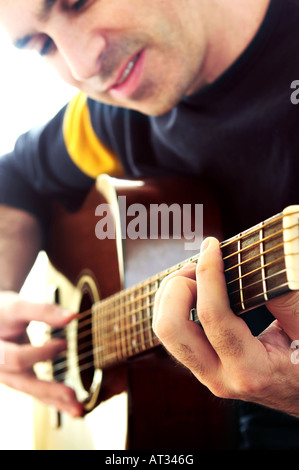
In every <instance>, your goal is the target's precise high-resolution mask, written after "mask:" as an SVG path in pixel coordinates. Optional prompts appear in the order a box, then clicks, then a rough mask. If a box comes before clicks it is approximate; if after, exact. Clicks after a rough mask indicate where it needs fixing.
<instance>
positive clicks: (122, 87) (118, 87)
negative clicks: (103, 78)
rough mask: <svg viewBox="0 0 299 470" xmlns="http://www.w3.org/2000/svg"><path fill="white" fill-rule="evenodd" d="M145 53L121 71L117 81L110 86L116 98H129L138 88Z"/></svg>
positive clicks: (139, 53) (141, 52)
mask: <svg viewBox="0 0 299 470" xmlns="http://www.w3.org/2000/svg"><path fill="white" fill-rule="evenodd" d="M144 56H145V51H144V50H141V51H139V52H138V53H137V54H135V55H134V56H133V57H131V58H130V60H129V61H128V62H127V63H126V64H125V66H124V67H123V68H122V69H121V70H120V73H119V75H118V77H117V79H116V81H115V82H114V83H113V84H112V86H110V88H109V92H110V94H112V95H115V97H116V96H117V97H119V98H120V97H123V98H124V97H129V96H131V95H132V94H133V93H134V91H135V90H136V89H137V88H138V86H139V83H140V81H141V79H142V74H143V65H144Z"/></svg>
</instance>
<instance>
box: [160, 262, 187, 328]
mask: <svg viewBox="0 0 299 470" xmlns="http://www.w3.org/2000/svg"><path fill="white" fill-rule="evenodd" d="M195 275H196V265H195V263H188V264H186V265H185V266H183V267H182V268H181V269H179V270H177V271H175V272H173V273H171V274H169V275H168V276H166V277H165V278H164V279H163V281H162V282H161V284H160V287H159V289H158V291H157V293H156V295H155V304H154V313H153V326H155V322H156V314H157V312H158V310H159V305H160V300H161V297H162V295H163V293H164V290H165V287H166V285H167V283H168V282H169V281H170V280H171V279H173V278H175V277H178V276H184V277H188V278H190V279H194V280H195Z"/></svg>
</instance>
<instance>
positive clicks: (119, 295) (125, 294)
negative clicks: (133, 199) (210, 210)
mask: <svg viewBox="0 0 299 470" xmlns="http://www.w3.org/2000/svg"><path fill="white" fill-rule="evenodd" d="M293 227H294V226H292V228H293ZM289 228H291V227H289ZM289 228H287V229H284V230H288V229H289ZM280 232H281V231H280ZM275 236H277V233H274V234H271V235H269V236H267V237H264V238H263V239H260V240H259V242H254V243H252V244H251V245H248V246H247V247H245V248H243V249H241V250H238V251H236V252H234V253H232V254H231V255H229V256H233V255H237V254H239V253H240V252H242V251H245V250H251V249H252V247H255V246H258V245H260V244H261V243H264V242H265V241H269V240H270V238H273V237H275ZM297 238H298V237H295V238H294V239H292V240H288V242H293V241H294V240H296V239H297ZM285 243H286V242H284V243H282V244H280V245H276V246H274V247H272V248H270V249H268V250H264V251H263V252H262V253H259V254H258V255H255V256H254V257H251V258H248V259H247V260H244V261H242V262H241V263H238V264H235V265H234V266H231V267H229V268H226V269H225V270H224V271H225V272H227V271H229V270H232V269H234V268H238V267H239V266H240V265H244V264H246V263H250V262H251V261H252V260H253V259H256V258H260V257H261V256H262V255H265V254H267V253H269V252H271V251H274V250H275V249H277V248H278V247H279V246H283V245H284V244H285ZM198 257H199V255H195V256H194V257H192V258H189V259H187V260H185V261H183V262H181V263H179V265H176V266H174V267H173V268H169V269H168V270H166V271H164V272H162V273H160V275H157V276H156V277H154V278H150V279H148V280H147V281H144V282H143V283H141V284H139V285H137V286H133V287H132V288H128V289H124V290H123V291H122V292H120V293H116V294H114V295H113V296H111V297H109V298H107V299H103V300H102V301H100V304H101V305H102V306H103V307H104V306H105V304H107V303H112V301H113V300H114V299H115V298H116V299H117V300H119V301H121V299H122V298H128V297H129V296H130V295H133V294H134V293H135V292H136V291H137V290H138V289H139V290H141V289H144V287H146V286H148V285H151V284H153V283H154V282H157V281H160V280H161V279H163V278H164V277H166V276H167V275H169V274H172V273H173V272H175V271H177V270H178V269H179V267H181V266H184V265H186V264H187V263H190V262H195V261H197V260H198ZM227 258H228V257H226V258H223V259H224V260H225V259H227ZM238 279H239V278H236V280H238ZM150 294H151V293H144V294H142V295H139V297H138V298H136V297H135V296H134V299H133V300H128V301H127V302H125V303H122V305H121V307H122V308H123V307H126V306H127V305H130V304H131V303H132V302H135V301H136V300H139V299H142V298H144V297H147V296H148V295H150ZM116 307H117V306H116V305H112V307H111V309H110V310H106V311H105V315H106V316H107V315H109V313H114V312H115V308H116ZM84 313H85V312H82V315H83V314H84ZM87 314H90V311H89V310H88V311H87Z"/></svg>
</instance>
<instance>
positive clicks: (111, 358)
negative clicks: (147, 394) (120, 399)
mask: <svg viewBox="0 0 299 470" xmlns="http://www.w3.org/2000/svg"><path fill="white" fill-rule="evenodd" d="M287 285H288V283H285V284H282V285H281V286H280V287H284V286H287ZM272 290H275V288H274V289H271V290H270V291H269V293H270V292H271V291H272ZM261 295H262V294H258V295H257V296H255V297H258V296H261ZM149 329H150V328H149V327H148V328H147V329H146V330H144V331H147V330H149ZM142 343H143V341H140V342H139V343H137V344H136V345H135V346H134V349H136V351H135V353H134V354H138V353H140V352H143V351H144V349H142V348H140V346H142ZM157 344H159V342H158V343H157ZM154 346H155V345H153V346H147V349H149V348H150V347H154ZM105 348H107V346H106V345H102V346H100V347H97V348H95V349H93V351H87V352H86V353H84V354H82V357H81V358H80V359H79V358H78V357H77V360H76V367H77V368H78V372H82V371H84V370H86V369H89V368H92V369H95V361H94V360H91V361H90V362H88V363H85V364H83V365H79V362H80V360H82V358H83V359H87V358H89V357H90V358H94V354H96V353H98V352H99V350H100V349H102V350H104V349H105ZM121 349H122V348H121ZM128 357H130V356H129V355H127V354H125V355H122V356H119V355H118V351H116V350H115V349H114V350H113V351H110V352H109V353H108V354H106V355H105V361H104V363H103V364H100V366H99V368H105V367H108V366H111V365H112V364H114V363H115V362H117V361H124V360H126V359H127V358H128ZM67 365H68V360H67V359H66V360H64V362H59V363H58V364H54V365H53V366H52V372H54V378H55V380H57V381H59V380H60V379H62V378H63V377H65V374H64V372H61V373H60V374H57V372H58V371H59V370H61V369H62V370H63V369H67V367H66V366H67Z"/></svg>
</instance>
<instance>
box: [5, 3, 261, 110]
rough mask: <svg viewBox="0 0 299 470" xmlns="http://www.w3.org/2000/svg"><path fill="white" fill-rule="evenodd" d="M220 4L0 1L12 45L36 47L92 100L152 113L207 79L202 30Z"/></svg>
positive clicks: (205, 34)
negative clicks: (213, 8) (212, 8)
mask: <svg viewBox="0 0 299 470" xmlns="http://www.w3.org/2000/svg"><path fill="white" fill-rule="evenodd" d="M251 1H252V0H251ZM264 1H267V0H264ZM230 2H232V3H236V4H240V2H238V1H237V0H230ZM255 2H257V0H253V3H255ZM219 3H220V4H221V3H224V4H228V5H229V2H228V0H222V1H219V0H10V1H7V0H0V22H1V23H3V25H4V26H5V27H6V29H7V30H8V31H9V34H10V36H11V37H12V40H13V41H14V43H15V44H16V45H17V46H18V47H21V48H33V49H36V50H37V51H38V52H39V53H41V54H42V55H43V56H44V57H45V58H46V59H47V61H49V62H50V63H51V64H52V65H53V66H54V67H55V68H56V69H57V70H58V72H59V73H60V75H61V76H62V77H63V78H64V80H65V81H67V82H68V83H70V84H72V85H74V86H76V87H77V88H79V89H80V90H82V91H84V92H85V93H87V95H88V96H90V97H91V98H94V99H96V100H99V101H103V102H105V103H108V104H113V105H118V106H123V107H128V108H132V109H136V110H138V111H141V112H143V113H146V114H155V115H156V114H161V113H164V112H166V111H168V110H169V109H171V108H172V107H173V106H174V105H175V104H176V103H177V102H178V101H179V100H180V99H181V98H182V97H183V96H185V95H186V94H190V93H192V92H194V91H195V90H197V89H198V88H199V87H200V86H201V85H202V84H203V83H204V82H205V81H207V76H208V74H207V70H205V68H207V67H205V64H206V63H207V55H208V53H210V55H211V51H212V48H211V47H210V45H211V44H209V40H211V28H210V29H209V27H208V25H211V24H213V23H215V19H216V20H217V18H218V23H219V19H220V18H221V16H220V15H219V12H218V15H217V8H216V10H214V12H215V15H214V16H213V17H211V15H210V14H209V13H211V7H212V4H214V7H215V5H217V4H219ZM241 3H243V2H241ZM260 3H263V1H261V0H260ZM208 17H209V20H208V21H207V18H208ZM222 20H223V18H222V19H221V21H222ZM214 30H215V27H214ZM219 31H220V30H219ZM219 39H220V37H219ZM214 55H215V54H214ZM214 63H215V64H216V63H217V61H216V60H214ZM219 63H220V62H219Z"/></svg>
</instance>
